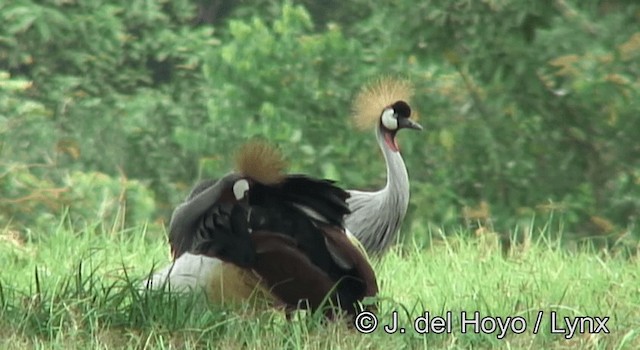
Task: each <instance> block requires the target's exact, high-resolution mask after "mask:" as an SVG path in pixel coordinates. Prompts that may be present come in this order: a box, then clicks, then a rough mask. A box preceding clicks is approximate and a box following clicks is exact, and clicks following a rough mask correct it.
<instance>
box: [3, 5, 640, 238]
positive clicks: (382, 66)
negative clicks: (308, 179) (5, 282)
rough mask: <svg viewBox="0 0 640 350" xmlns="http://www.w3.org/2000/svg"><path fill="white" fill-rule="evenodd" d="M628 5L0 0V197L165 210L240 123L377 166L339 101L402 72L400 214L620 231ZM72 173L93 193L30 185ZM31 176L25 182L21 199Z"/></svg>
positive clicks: (631, 188) (303, 148)
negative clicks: (411, 116) (408, 97)
mask: <svg viewBox="0 0 640 350" xmlns="http://www.w3.org/2000/svg"><path fill="white" fill-rule="evenodd" d="M327 6H331V11H327ZM639 11H640V5H638V4H636V3H635V2H625V1H608V2H604V3H602V2H596V1H577V0H576V1H566V0H550V1H533V2H531V1H530V2H523V1H516V0H503V1H490V0H487V1H467V0H453V1H437V0H431V1H415V0H401V1H393V2H391V1H383V2H377V3H375V4H373V3H371V2H369V1H363V0H357V1H353V2H340V1H329V2H323V3H322V4H320V3H318V2H311V1H299V2H295V4H293V3H292V2H283V3H277V2H270V1H264V0H252V1H246V2H230V1H227V0H218V1H212V2H203V1H192V2H189V1H188V0H179V1H171V2H169V1H157V2H152V3H149V2H144V1H132V2H125V1H121V0H108V1H107V0H105V1H101V2H89V1H81V0H78V1H65V2H55V1H46V2H41V1H32V0H18V1H12V2H4V3H2V4H0V19H1V21H0V63H1V64H2V66H3V67H7V68H6V69H7V71H8V72H9V73H10V77H9V76H6V75H5V76H3V77H2V86H1V88H2V89H3V93H4V92H6V93H4V94H3V96H0V111H1V116H2V120H1V121H0V122H1V123H2V124H1V129H0V132H2V140H1V142H2V149H1V150H0V151H1V152H2V157H3V158H2V164H3V167H4V168H3V169H2V170H3V172H2V178H0V179H1V181H2V182H1V183H0V190H1V191H2V192H1V197H2V198H7V199H2V200H1V201H0V209H1V212H0V215H2V216H3V218H6V219H7V220H9V219H13V220H14V221H13V224H14V225H17V226H22V227H28V226H30V225H31V224H32V223H37V222H39V221H42V220H41V219H36V218H35V217H36V216H38V215H39V214H42V215H44V213H47V212H48V213H54V214H56V213H57V212H58V211H59V210H60V208H61V206H65V205H67V204H73V203H75V205H73V206H72V209H71V213H80V214H79V215H80V216H82V215H87V216H88V217H89V218H93V217H94V216H95V215H98V214H96V211H95V210H94V209H91V208H97V207H99V205H100V203H102V201H106V202H110V201H111V199H114V198H119V197H118V196H119V195H118V193H120V192H122V191H123V189H125V188H127V191H132V192H131V193H139V194H140V199H139V201H138V202H136V203H137V204H133V207H136V209H135V210H134V209H132V205H131V204H130V205H127V208H128V209H127V210H130V209H131V212H130V213H127V214H126V216H127V217H128V219H127V220H129V221H128V222H129V223H131V224H133V223H137V222H139V220H145V218H146V219H147V220H156V219H158V218H165V219H166V218H167V217H168V214H169V213H170V211H171V209H172V208H173V207H174V206H175V205H176V204H177V203H178V202H179V201H180V200H181V199H182V198H183V197H184V195H185V194H186V193H187V192H188V189H189V187H190V186H191V184H192V183H194V182H195V181H196V179H197V178H198V177H216V176H219V175H220V174H222V173H224V172H226V171H228V170H229V168H230V167H231V166H232V153H233V151H234V149H236V147H237V146H239V145H240V144H241V143H242V142H244V141H245V140H246V139H248V138H249V137H255V136H259V137H263V138H266V139H268V140H271V141H272V142H274V143H276V144H278V145H279V146H280V147H281V148H282V149H283V151H284V153H285V155H286V156H287V158H288V159H289V160H290V163H291V167H290V168H291V169H292V170H293V171H300V172H305V173H309V174H314V175H317V176H325V177H331V178H334V179H337V180H339V181H340V183H341V184H342V185H344V186H345V187H348V188H359V189H374V188H377V187H379V186H382V184H383V183H384V176H385V172H384V168H383V160H382V157H381V156H380V153H379V150H378V149H377V146H376V144H375V140H374V137H373V131H372V132H371V133H361V132H356V131H355V129H353V128H352V127H351V125H350V121H349V119H348V117H349V114H350V110H349V109H350V103H351V102H350V101H351V99H352V98H353V96H354V95H355V94H356V93H357V90H358V89H359V87H360V86H361V85H362V84H364V83H366V82H367V81H369V80H370V79H372V78H375V77H377V76H380V75H401V76H405V77H408V78H410V79H411V80H412V81H413V82H414V83H415V85H416V97H415V99H414V101H413V106H414V110H415V111H416V112H417V113H418V114H419V115H421V116H422V118H421V123H422V124H423V125H424V126H425V127H426V130H425V131H424V132H422V133H421V134H417V133H411V132H401V133H400V135H399V137H400V139H401V140H400V143H401V149H402V152H403V155H404V157H405V160H406V163H407V166H408V168H409V174H410V178H411V184H412V199H411V207H410V212H409V216H408V218H407V222H406V225H405V231H408V230H407V229H411V230H410V231H416V232H421V231H422V230H421V228H425V227H427V226H431V225H436V226H444V227H451V226H454V227H455V226H459V225H472V226H478V225H479V226H483V227H489V228H493V229H495V230H496V231H498V232H501V233H503V234H505V235H508V234H509V233H510V231H512V228H513V227H519V229H518V230H525V231H526V230H527V229H528V226H529V223H530V222H531V217H532V216H537V217H540V216H548V215H552V216H553V217H554V219H558V222H559V224H558V225H566V226H567V230H566V236H571V237H586V236H598V237H603V238H604V243H603V244H605V245H607V246H612V245H614V244H618V243H619V242H623V241H624V242H628V243H627V244H629V245H630V246H634V245H635V244H637V241H638V238H640V237H638V235H639V234H640V233H638V231H637V227H636V225H637V218H638V213H639V212H640V186H639V185H638V184H640V148H639V146H638V142H637V140H638V139H640V119H638V118H637V116H638V114H640V105H639V102H638V101H640V96H639V95H638V94H639V91H640V86H639V83H638V79H637V77H638V75H639V73H640V65H639V63H638V62H640V59H638V58H640V32H638V30H637V28H638V25H637V24H638V18H640V17H639V16H638V13H640V12H639ZM214 26H215V31H214ZM7 158H8V159H9V160H7V161H5V159H7ZM96 174H100V175H96ZM103 175H105V176H108V177H109V179H106V178H103ZM96 176H97V177H96ZM71 178H73V180H69V179H71ZM96 178H100V179H102V180H100V181H98V182H94V180H95V179H96ZM124 178H127V179H131V181H132V182H131V186H133V188H129V187H126V186H124V185H119V183H120V180H118V179H124ZM88 179H94V180H88ZM84 181H88V182H89V183H91V185H88V186H89V187H82V186H77V187H78V191H80V189H81V188H82V191H85V188H98V187H101V186H104V187H105V188H107V190H106V191H107V192H108V193H109V196H107V197H101V196H100V195H87V196H86V197H87V198H86V200H87V201H85V202H83V201H78V200H77V197H71V198H74V199H72V200H71V201H68V202H65V200H68V199H65V198H66V197H64V196H65V195H68V193H67V192H55V191H54V192H51V191H48V190H45V191H43V190H42V189H60V188H65V186H68V185H69V184H74V186H75V184H77V183H84ZM91 186H98V187H91ZM118 186H120V187H118ZM145 187H147V188H145ZM86 191H94V190H88V189H87V190H86ZM34 193H37V194H39V196H40V197H38V198H42V200H41V201H39V202H37V204H35V203H36V202H33V203H32V204H26V203H24V202H16V201H15V200H16V199H19V198H23V197H25V196H28V195H30V194H34ZM77 193H80V192H77ZM106 198H111V199H106ZM151 198H153V199H154V200H155V203H154V204H153V205H152V204H151V203H150V201H151ZM16 203H18V204H19V205H21V206H24V208H25V209H26V210H21V207H20V206H15V204H16ZM53 203H57V204H56V205H54V204H53ZM80 207H82V208H80ZM153 208H155V211H154V214H153V215H151V214H149V213H150V211H151V210H153ZM45 221H46V220H45ZM554 222H555V221H554ZM516 233H517V232H516ZM416 239H419V238H418V237H416Z"/></svg>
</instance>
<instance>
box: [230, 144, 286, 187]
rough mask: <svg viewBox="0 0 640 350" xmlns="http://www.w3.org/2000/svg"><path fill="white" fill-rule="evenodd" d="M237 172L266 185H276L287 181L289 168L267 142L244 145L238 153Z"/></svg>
mask: <svg viewBox="0 0 640 350" xmlns="http://www.w3.org/2000/svg"><path fill="white" fill-rule="evenodd" d="M235 161H236V171H238V172H239V173H240V174H242V175H243V176H246V177H248V178H251V179H253V180H254V181H257V182H259V183H261V184H264V185H275V184H278V183H280V182H282V181H283V180H284V179H285V173H284V170H285V169H286V167H287V162H286V161H285V159H284V157H283V156H282V154H281V153H280V152H279V151H278V150H277V149H276V148H275V147H273V146H272V145H270V144H269V143H267V142H265V141H260V140H254V141H250V142H248V143H246V144H244V145H243V146H242V147H241V148H240V149H239V150H238V152H237V153H236V158H235Z"/></svg>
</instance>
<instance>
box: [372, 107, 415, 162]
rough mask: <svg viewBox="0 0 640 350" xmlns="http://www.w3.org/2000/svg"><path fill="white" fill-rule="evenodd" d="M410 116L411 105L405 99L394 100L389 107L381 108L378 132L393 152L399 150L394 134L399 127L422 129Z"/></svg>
mask: <svg viewBox="0 0 640 350" xmlns="http://www.w3.org/2000/svg"><path fill="white" fill-rule="evenodd" d="M410 117H411V107H409V104H408V103H407V102H405V101H396V102H395V103H393V104H392V105H390V106H389V107H386V108H385V109H383V110H382V113H381V114H380V132H381V133H382V136H383V137H384V140H385V143H386V144H387V146H389V148H391V150H393V151H394V152H398V151H399V149H400V148H399V146H398V141H397V139H396V134H397V132H398V131H400V129H413V130H418V131H421V130H422V125H420V124H418V123H417V122H415V121H414V120H411V119H410Z"/></svg>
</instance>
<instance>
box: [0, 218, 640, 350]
mask: <svg viewBox="0 0 640 350" xmlns="http://www.w3.org/2000/svg"><path fill="white" fill-rule="evenodd" d="M424 234H428V233H424ZM164 235H165V232H163V231H162V230H160V229H157V228H154V229H151V228H146V227H141V228H137V229H130V230H124V231H118V230H115V231H113V232H112V231H111V230H104V229H101V228H100V226H99V225H96V226H95V227H87V228H86V229H85V230H82V231H80V232H73V231H72V230H69V229H67V228H66V225H60V227H53V228H51V230H50V232H28V234H27V236H26V237H22V236H18V235H17V234H15V233H13V232H11V231H9V230H7V229H5V230H3V231H2V232H1V234H0V262H1V263H2V269H1V271H0V283H1V284H0V287H1V288H0V303H1V304H0V307H1V309H0V314H1V318H0V320H1V321H0V344H1V346H2V348H9V349H14V348H15V349H21V348H45V349H51V348H60V349H74V348H83V349H84V348H92V349H100V348H134V349H165V348H169V349H170V348H185V349H192V348H204V347H208V348H214V349H239V348H249V349H299V348H303V349H320V348H321V349H325V348H330V349H401V348H423V347H435V348H472V347H473V348H494V347H495V348H505V349H507V348H511V349H538V348H547V349H561V348H585V349H592V348H593V349H637V348H640V277H639V276H640V260H639V259H638V258H637V257H636V258H633V259H623V258H618V257H610V256H607V255H606V254H602V253H598V254H597V253H593V252H591V253H589V252H579V251H573V252H568V251H567V250H564V249H558V247H557V244H556V242H549V241H546V242H545V241H541V242H528V241H526V240H525V243H524V244H521V245H519V246H515V247H512V249H511V251H510V252H509V253H508V254H506V255H505V254H503V252H502V250H501V249H500V247H499V245H498V244H497V241H496V240H495V239H494V238H495V237H493V236H492V235H491V234H490V233H486V234H484V235H481V237H480V238H464V239H463V238H458V237H462V235H459V236H456V235H453V237H454V238H450V239H448V240H441V241H439V243H437V244H434V245H432V247H431V248H429V249H418V248H411V247H410V248H406V247H405V248H404V249H395V250H393V251H391V252H390V253H389V254H388V255H386V256H385V258H384V259H382V260H380V261H375V262H374V263H375V267H376V271H377V272H378V276H379V282H380V285H381V293H380V299H381V300H380V303H381V306H380V310H379V312H378V314H377V315H376V316H377V318H378V319H379V323H378V326H377V328H376V329H375V331H373V332H372V333H370V334H361V333H359V332H358V331H357V330H355V329H354V328H353V327H347V326H346V324H345V323H346V321H344V322H333V323H330V324H325V323H323V322H321V321H320V320H319V319H318V318H317V317H314V315H310V314H306V313H299V314H297V315H296V316H295V317H294V319H293V320H292V321H286V320H285V319H284V317H283V315H282V314H280V313H278V312H272V311H269V312H264V311H263V312H259V311H256V310H251V309H249V308H243V309H230V308H224V307H221V306H215V305H208V306H207V305H203V304H201V300H200V299H199V298H197V296H193V297H188V296H177V295H170V294H168V293H138V291H137V290H136V286H137V283H138V281H139V280H140V279H141V278H142V277H143V276H145V275H146V274H148V273H149V272H150V271H151V269H153V268H154V266H156V267H157V266H158V265H164V264H166V263H167V262H168V248H167V246H166V242H165V238H164ZM434 235H435V233H434ZM471 236H472V237H473V235H471ZM395 311H397V313H395ZM425 311H429V312H430V316H431V317H432V318H433V317H434V316H443V317H446V316H447V314H448V311H450V313H449V314H450V315H451V319H450V321H449V322H446V323H447V324H450V327H451V330H452V332H451V333H446V332H445V333H443V334H434V332H433V331H434V330H437V329H435V328H437V327H435V328H432V329H431V331H432V332H430V333H428V334H418V332H416V331H415V330H414V329H413V326H414V320H415V319H416V318H417V317H419V316H424V312H425ZM463 311H465V312H467V315H466V318H467V319H471V318H473V317H474V316H473V312H474V311H478V312H479V313H480V314H479V317H480V318H483V317H485V316H491V317H496V318H494V319H490V318H486V319H484V320H483V321H482V325H484V328H485V329H484V330H485V331H487V330H491V329H490V328H491V327H492V326H493V325H494V322H498V323H501V324H503V321H506V320H507V317H512V319H511V321H512V322H511V323H510V324H509V326H510V327H511V329H515V330H516V331H517V333H521V334H516V333H514V332H512V331H508V332H506V334H500V333H502V332H501V329H500V326H496V328H497V329H496V330H495V331H494V332H492V333H484V332H483V331H482V330H481V329H479V333H474V332H473V331H474V327H473V324H468V325H467V329H466V331H467V332H466V333H465V332H462V331H461V324H462V312H463ZM394 314H396V315H397V319H398V329H399V328H400V327H402V328H405V331H404V332H401V331H399V330H398V331H397V332H396V333H394V334H387V333H386V332H385V331H384V326H385V325H390V324H391V323H392V322H391V321H392V319H393V315H394ZM554 314H555V315H556V320H557V322H556V323H555V329H556V330H558V331H560V330H561V329H568V328H569V327H568V326H567V325H566V323H565V317H567V320H575V319H576V317H579V316H580V317H582V316H587V317H591V318H590V319H582V325H583V326H585V328H589V327H588V326H593V328H592V330H594V331H595V330H596V328H599V329H598V333H595V334H588V333H584V332H583V333H579V329H578V331H576V334H574V335H573V336H568V335H564V334H559V333H558V334H554V333H552V332H551V328H552V326H553V325H552V323H551V320H552V315H554ZM497 317H500V318H501V319H500V320H498V319H497ZM605 317H609V319H608V321H606V324H605V325H606V328H607V329H608V331H609V333H605V332H603V331H604V330H605V329H604V328H602V327H598V326H599V322H603V320H604V318H605ZM596 318H598V319H596ZM361 320H362V321H363V324H365V325H370V323H369V322H364V321H367V320H365V318H364V317H363V318H362V319H361ZM538 320H539V321H540V322H538V330H537V332H534V328H535V327H536V323H537V322H536V321H538ZM578 320H580V319H578ZM431 324H432V326H434V325H435V326H438V324H437V321H436V323H435V324H434V323H433V321H432V323H431ZM417 325H418V326H420V327H421V329H424V326H425V322H423V321H419V322H418V323H417ZM496 325H497V323H496ZM586 330H588V329H586ZM534 333H537V334H534Z"/></svg>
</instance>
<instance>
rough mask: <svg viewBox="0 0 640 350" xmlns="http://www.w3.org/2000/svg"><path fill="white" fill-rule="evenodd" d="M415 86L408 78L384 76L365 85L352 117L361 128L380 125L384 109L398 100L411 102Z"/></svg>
mask: <svg viewBox="0 0 640 350" xmlns="http://www.w3.org/2000/svg"><path fill="white" fill-rule="evenodd" d="M413 93H414V91H413V86H412V85H411V83H410V82H409V81H408V80H405V79H398V78H392V77H383V78H379V79H377V80H375V81H373V82H372V83H370V84H367V85H365V86H364V87H363V88H362V89H361V90H360V92H359V93H358V95H357V96H356V98H355V100H354V102H353V106H352V118H353V122H354V124H355V126H356V127H357V128H358V129H360V130H367V129H370V128H373V127H375V126H377V125H378V123H379V122H380V114H381V113H382V110H383V109H384V108H386V107H389V106H390V105H392V104H393V103H395V102H397V101H405V102H406V103H408V104H410V101H409V100H410V99H411V97H412V96H413Z"/></svg>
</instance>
